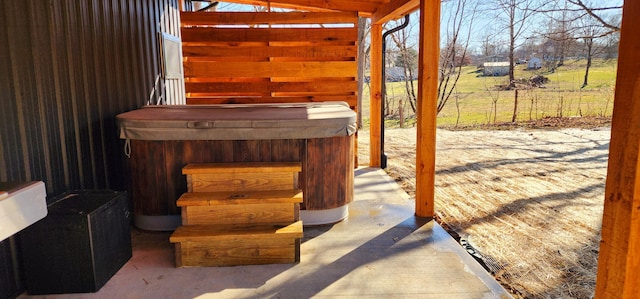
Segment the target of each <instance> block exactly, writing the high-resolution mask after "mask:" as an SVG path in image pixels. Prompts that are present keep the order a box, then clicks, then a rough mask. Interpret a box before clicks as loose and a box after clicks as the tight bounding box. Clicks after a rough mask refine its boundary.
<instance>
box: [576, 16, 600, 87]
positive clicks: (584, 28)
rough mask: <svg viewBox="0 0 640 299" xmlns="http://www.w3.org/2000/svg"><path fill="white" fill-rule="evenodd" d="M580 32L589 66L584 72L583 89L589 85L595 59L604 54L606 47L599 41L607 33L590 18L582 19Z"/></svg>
mask: <svg viewBox="0 0 640 299" xmlns="http://www.w3.org/2000/svg"><path fill="white" fill-rule="evenodd" d="M578 31H579V34H580V36H578V38H579V39H581V40H582V42H583V44H584V54H585V56H586V58H587V65H586V66H585V70H584V81H583V83H582V88H584V87H586V86H587V85H589V69H590V68H591V62H592V60H593V57H594V56H595V55H597V54H599V53H602V52H603V51H604V49H605V45H604V44H600V43H598V42H597V41H598V39H600V38H601V37H603V36H605V35H603V34H604V33H605V31H606V28H605V27H602V24H601V23H600V22H597V21H595V20H594V19H592V18H589V19H582V23H581V26H580V28H579V29H578Z"/></svg>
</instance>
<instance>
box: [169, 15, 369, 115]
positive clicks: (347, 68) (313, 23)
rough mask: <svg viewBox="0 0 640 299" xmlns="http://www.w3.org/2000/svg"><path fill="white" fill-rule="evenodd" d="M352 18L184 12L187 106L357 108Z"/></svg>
mask: <svg viewBox="0 0 640 299" xmlns="http://www.w3.org/2000/svg"><path fill="white" fill-rule="evenodd" d="M357 21H358V17H357V15H356V14H355V13H350V12H349V13H343V12H339V13H333V12H331V13H326V12H182V13H181V26H182V46H183V55H184V72H185V75H184V76H185V90H186V95H187V104H249V103H300V102H321V101H345V102H347V103H349V105H350V106H351V108H352V109H354V110H357V107H356V106H357V82H356V74H357V62H356V61H357V59H356V55H357V52H358V51H357V37H358V28H357Z"/></svg>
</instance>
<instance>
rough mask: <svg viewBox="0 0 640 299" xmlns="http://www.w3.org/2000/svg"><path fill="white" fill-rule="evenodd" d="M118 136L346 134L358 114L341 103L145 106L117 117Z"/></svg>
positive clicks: (240, 137) (201, 137) (227, 137)
mask: <svg viewBox="0 0 640 299" xmlns="http://www.w3.org/2000/svg"><path fill="white" fill-rule="evenodd" d="M116 119H117V122H118V126H119V128H120V138H122V139H134V140H256V139H307V138H326V137H336V136H350V135H353V134H354V133H355V131H356V113H355V112H354V111H353V110H351V109H350V108H349V106H348V105H347V104H346V103H344V102H322V103H301V104H224V105H186V106H184V105H160V106H145V107H143V108H141V109H138V110H133V111H129V112H125V113H121V114H119V115H117V116H116Z"/></svg>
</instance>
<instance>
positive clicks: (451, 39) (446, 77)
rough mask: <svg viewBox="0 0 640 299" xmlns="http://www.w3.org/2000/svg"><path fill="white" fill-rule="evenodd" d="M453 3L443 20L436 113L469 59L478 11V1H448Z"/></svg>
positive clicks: (440, 108) (448, 96)
mask: <svg viewBox="0 0 640 299" xmlns="http://www.w3.org/2000/svg"><path fill="white" fill-rule="evenodd" d="M450 5H453V7H452V9H451V10H449V11H450V12H451V14H450V15H448V16H443V18H446V22H445V21H444V20H443V24H446V25H445V26H446V27H445V28H447V34H446V37H445V43H446V45H447V46H445V48H444V49H442V50H440V66H439V68H440V75H439V77H438V104H437V113H440V111H442V109H444V107H445V105H446V104H447V102H448V101H449V99H450V98H451V95H452V93H453V92H454V90H455V88H456V85H457V83H458V80H459V79H460V75H461V70H462V67H463V66H464V65H465V63H466V62H467V60H468V59H469V56H470V55H469V51H468V49H469V41H470V40H471V26H472V25H473V21H474V20H475V17H476V13H477V12H478V2H473V1H470V0H459V1H455V2H452V3H450Z"/></svg>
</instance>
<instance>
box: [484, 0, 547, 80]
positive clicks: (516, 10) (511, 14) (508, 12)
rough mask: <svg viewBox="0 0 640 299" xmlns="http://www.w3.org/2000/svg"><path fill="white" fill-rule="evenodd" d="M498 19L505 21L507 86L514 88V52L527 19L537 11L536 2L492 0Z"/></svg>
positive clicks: (530, 0)
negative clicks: (506, 32)
mask: <svg viewBox="0 0 640 299" xmlns="http://www.w3.org/2000/svg"><path fill="white" fill-rule="evenodd" d="M494 1H495V5H496V8H497V10H498V11H499V12H500V14H499V15H498V17H499V18H503V20H504V21H505V25H506V29H507V30H508V31H509V49H508V53H509V86H510V87H511V88H513V87H515V74H514V69H515V59H514V52H515V49H516V45H517V43H518V41H519V39H520V38H521V37H522V35H523V33H524V29H525V27H526V26H525V25H527V21H528V19H529V18H530V17H531V16H532V15H534V14H535V13H536V11H537V9H538V8H539V7H538V5H539V4H538V1H535V0H494Z"/></svg>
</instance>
